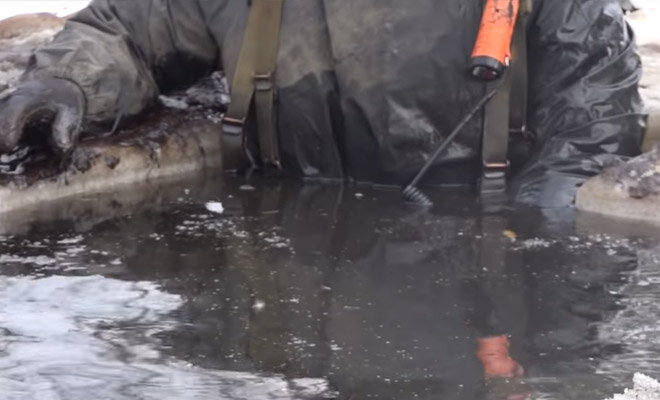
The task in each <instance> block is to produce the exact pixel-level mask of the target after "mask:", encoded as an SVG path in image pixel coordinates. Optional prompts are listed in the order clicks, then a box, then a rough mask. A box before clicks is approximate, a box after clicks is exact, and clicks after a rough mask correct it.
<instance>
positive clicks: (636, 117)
mask: <svg viewBox="0 0 660 400" xmlns="http://www.w3.org/2000/svg"><path fill="white" fill-rule="evenodd" d="M482 9H483V1H482V0H473V1H465V0H410V1H406V2H401V1H394V0H360V1H351V0H344V1H342V0H334V1H331V0H287V1H286V2H285V4H284V9H283V20H282V24H281V30H280V44H279V52H278V61H277V75H276V86H277V88H278V108H277V117H278V118H277V120H278V136H279V144H280V153H281V157H282V164H283V167H284V171H285V172H286V173H289V174H292V175H299V176H305V177H323V178H340V179H346V180H354V181H362V182H375V183H385V184H404V183H408V182H409V180H410V179H411V178H412V176H413V175H414V174H415V173H416V172H417V171H418V170H419V169H420V167H421V166H422V165H423V164H424V162H425V161H426V160H427V159H428V157H429V156H430V154H431V153H432V152H433V151H434V150H435V148H436V147H437V146H438V143H439V142H440V141H441V140H442V139H443V136H444V135H446V134H447V133H448V131H449V130H451V128H452V127H454V126H455V125H457V123H458V121H459V120H460V119H461V118H462V117H463V116H464V115H465V114H466V113H467V112H468V110H469V109H470V108H471V107H472V106H473V105H474V104H475V103H476V102H477V100H478V99H479V98H480V97H481V96H482V95H483V92H484V83H483V82H479V81H477V80H474V79H473V78H471V77H470V76H469V74H468V73H467V69H468V63H469V58H470V52H471V50H472V47H473V45H474V42H475V37H476V35H477V31H478V27H479V22H480V19H481V16H482ZM248 13H249V5H248V1H240V0H141V1H134V0H93V1H92V2H91V4H90V5H89V6H88V7H87V8H86V9H84V10H82V11H81V12H79V13H77V14H76V15H75V16H73V17H72V18H71V19H70V20H69V21H68V22H67V24H66V26H65V28H64V30H63V31H62V32H61V33H59V34H58V35H57V36H56V38H55V40H54V41H53V42H52V43H50V44H48V45H46V46H44V47H42V48H41V49H40V50H38V51H37V52H36V54H35V55H34V58H33V59H32V62H31V65H30V66H29V68H28V71H27V72H26V74H25V75H24V76H23V78H22V81H21V83H20V84H19V85H18V87H17V88H15V90H13V91H12V92H11V93H10V94H9V95H5V97H4V98H3V99H1V100H0V121H2V122H0V151H5V152H6V151H11V150H12V149H14V148H15V147H16V146H17V144H18V143H19V140H20V138H21V135H22V132H23V126H24V124H25V123H26V121H28V120H30V118H31V117H32V116H33V115H39V113H34V112H33V111H35V110H37V109H40V108H43V107H46V108H47V109H52V110H53V111H55V112H56V115H57V116H56V117H55V119H54V121H53V126H52V134H51V135H50V137H49V140H50V143H51V146H53V147H54V148H55V149H56V150H57V151H58V152H59V153H61V154H67V153H68V152H69V151H70V150H71V149H72V148H73V146H75V143H76V141H77V139H78V136H79V134H80V132H88V133H90V134H94V132H99V131H100V130H105V129H107V127H108V125H110V126H111V125H112V123H113V122H114V121H115V120H116V119H117V117H118V115H121V117H122V120H126V118H127V117H131V116H134V115H137V114H139V113H140V112H142V111H143V110H145V109H146V108H148V107H150V106H152V105H154V104H155V102H156V100H157V96H158V94H159V93H161V92H164V91H167V90H169V89H172V88H175V87H179V86H185V85H187V84H190V83H191V82H193V81H195V80H196V79H198V78H200V77H202V76H203V75H205V74H207V73H209V72H210V71H212V70H215V69H217V68H219V67H221V68H222V69H224V70H225V71H226V73H227V75H228V76H233V75H234V72H235V70H236V65H237V59H238V54H239V51H240V48H241V43H242V38H243V34H244V31H245V28H246V22H247V17H248ZM527 42H528V56H529V99H528V105H529V107H528V113H527V114H528V118H527V125H528V130H527V131H528V134H527V135H525V136H524V137H523V136H518V137H512V138H511V142H512V143H514V144H515V142H526V143H527V142H529V144H530V145H531V150H530V151H529V154H526V155H525V156H524V159H522V160H515V159H514V160H511V161H512V165H513V166H514V167H515V170H514V171H512V172H513V174H512V175H513V178H512V182H511V186H510V188H511V192H512V194H513V195H514V196H515V198H516V199H518V200H521V201H525V202H530V203H537V204H541V205H562V204H566V203H570V202H571V201H572V199H573V194H574V192H575V188H576V187H577V186H578V185H579V184H580V183H581V182H583V181H584V179H585V178H586V177H588V176H591V175H594V174H596V173H597V172H598V171H599V170H601V169H602V167H603V166H604V165H606V164H608V163H610V162H612V161H613V160H616V159H618V158H620V157H627V156H633V155H636V154H638V153H639V151H640V149H639V147H640V143H641V140H642V135H643V128H644V123H645V122H644V120H645V116H644V115H643V114H642V113H641V110H642V105H641V100H640V97H639V94H638V81H639V78H640V74H641V67H640V59H639V57H638V55H637V54H636V52H635V44H634V37H633V34H632V32H631V30H630V29H629V28H628V26H627V25H626V23H625V21H624V17H623V12H622V10H621V7H620V4H619V2H618V1H617V0H537V1H535V2H534V9H533V12H532V14H531V16H530V19H529V25H528V28H527ZM44 100H45V101H44ZM248 125H249V124H248ZM481 125H482V118H481V117H480V116H477V117H476V118H474V119H473V120H472V121H471V122H470V123H469V124H468V125H467V126H466V128H465V129H464V131H463V132H462V133H461V135H460V136H459V137H458V138H457V139H456V140H455V141H454V142H453V143H452V145H451V146H450V148H449V149H448V151H447V152H446V153H445V154H444V155H443V156H442V157H440V158H439V159H438V160H437V161H436V162H435V164H434V165H433V168H432V169H431V171H430V173H429V175H428V176H427V179H426V180H425V181H424V183H426V184H434V185H444V184H473V183H474V182H475V180H476V178H477V177H478V174H479V172H480V167H481V157H480V151H479V148H480V135H481ZM248 134H250V132H248Z"/></svg>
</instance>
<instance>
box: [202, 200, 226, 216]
mask: <svg viewBox="0 0 660 400" xmlns="http://www.w3.org/2000/svg"><path fill="white" fill-rule="evenodd" d="M206 209H207V210H209V211H211V212H214V213H216V214H222V213H223V212H225V208H224V207H223V206H222V203H220V202H219V201H209V202H208V203H206Z"/></svg>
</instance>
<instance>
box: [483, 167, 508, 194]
mask: <svg viewBox="0 0 660 400" xmlns="http://www.w3.org/2000/svg"><path fill="white" fill-rule="evenodd" d="M508 169H509V161H508V160H507V161H506V162H504V163H500V162H495V163H489V162H484V167H483V170H482V174H481V182H480V190H481V194H494V193H503V192H505V191H506V173H507V171H508Z"/></svg>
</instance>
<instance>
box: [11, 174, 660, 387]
mask: <svg viewBox="0 0 660 400" xmlns="http://www.w3.org/2000/svg"><path fill="white" fill-rule="evenodd" d="M435 196H436V199H437V204H436V206H435V207H434V208H433V209H432V210H430V211H429V212H425V211H421V210H418V209H416V208H414V207H410V206H406V205H404V204H402V203H401V202H400V195H399V193H398V192H396V191H390V190H374V189H366V188H353V187H342V186H340V185H334V184H314V183H312V184H307V185H300V184H294V183H276V182H270V183H265V182H262V181H253V182H250V183H249V184H246V183H245V182H242V181H241V182H239V181H231V180H228V181H227V182H226V183H225V184H223V185H220V184H219V183H217V181H216V182H211V183H209V184H206V185H202V184H197V183H194V184H193V183H189V185H188V186H183V187H181V186H172V187H169V188H168V190H166V191H165V192H163V193H161V192H153V193H152V192H150V193H147V194H145V196H144V197H143V198H142V197H140V196H137V197H136V191H132V192H131V193H128V194H121V193H117V194H115V196H114V197H113V198H108V197H107V196H106V197H105V198H103V199H95V198H90V199H78V201H77V202H67V203H66V204H60V205H59V208H58V209H57V210H58V212H54V211H53V212H50V211H49V210H48V209H47V208H43V209H41V210H39V211H35V212H34V213H32V214H29V215H14V216H5V217H3V218H2V219H1V220H0V231H1V232H3V233H2V236H0V249H1V251H0V274H1V276H0V396H1V398H2V399H6V400H33V399H38V400H51V399H53V400H60V399H61V400H78V399H80V400H82V399H112V400H115V399H117V400H118V399H122V400H123V399H126V400H128V399H158V400H165V399H195V400H197V399H214V400H215V399H250V400H259V399H443V400H444V399H466V400H467V399H470V400H473V399H508V400H521V399H580V400H602V399H604V398H607V397H610V396H611V395H612V394H613V393H614V392H616V391H619V390H620V389H621V388H622V387H624V386H627V385H629V384H630V378H631V376H632V373H633V372H635V371H640V372H644V373H647V374H649V375H651V376H654V377H660V347H658V346H657V345H656V344H657V343H658V340H660V324H659V323H658V322H657V320H658V317H659V316H660V308H659V306H658V299H659V297H660V290H659V287H660V272H658V266H659V264H660V259H659V257H660V251H658V250H655V246H656V245H657V243H656V242H657V238H656V237H655V235H657V233H658V229H656V228H652V227H646V228H645V227H640V226H629V225H627V224H624V223H620V222H616V221H615V222H614V223H613V222H612V221H599V220H594V219H591V218H585V217H584V216H575V215H573V214H572V213H571V212H562V213H559V212H553V213H548V212H542V211H540V210H535V209H507V210H505V211H503V212H501V213H498V214H484V213H482V211H481V208H480V206H479V205H477V204H475V203H474V202H473V201H472V198H471V196H470V195H458V194H455V195H444V196H443V195H439V194H435ZM208 201H215V202H221V203H222V208H223V209H224V210H223V212H222V213H221V214H220V213H217V212H211V211H208V209H207V207H206V203H207V202H208ZM210 208H211V209H214V210H216V211H220V208H219V207H218V205H217V204H215V205H214V207H210ZM51 211H52V210H51ZM71 215H75V217H70V216H71ZM30 218H38V219H40V220H47V221H46V222H40V223H34V222H29V219H30ZM632 232H635V233H634V234H633V233H632ZM498 334H507V335H510V338H511V339H510V340H511V353H512V355H513V357H514V358H515V359H516V360H517V361H518V362H519V363H520V364H521V365H522V366H523V367H524V369H525V376H524V377H523V378H519V379H513V380H509V381H505V380H485V379H484V369H483V366H482V365H481V363H480V361H479V360H478V359H477V356H476V350H477V339H478V338H479V337H484V336H488V335H498Z"/></svg>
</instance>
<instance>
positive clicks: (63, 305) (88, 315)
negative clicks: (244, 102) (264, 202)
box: [0, 276, 328, 400]
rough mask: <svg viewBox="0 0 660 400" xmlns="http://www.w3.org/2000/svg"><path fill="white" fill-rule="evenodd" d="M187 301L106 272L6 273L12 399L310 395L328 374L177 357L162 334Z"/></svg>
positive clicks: (2, 331) (3, 317) (6, 380)
mask: <svg viewBox="0 0 660 400" xmlns="http://www.w3.org/2000/svg"><path fill="white" fill-rule="evenodd" d="M181 304H182V299H181V298H180V297H179V296H178V295H173V294H167V293H164V292H162V291H160V290H159V288H158V287H157V286H156V285H155V284H153V283H149V282H125V281H120V280H115V279H108V278H103V277H101V276H90V277H64V276H52V277H47V278H41V279H34V278H27V277H24V278H14V277H12V278H8V277H2V278H0V354H2V357H0V370H1V371H2V374H1V375H0V388H2V398H3V399H4V400H26V399H39V400H60V399H90V398H97V399H112V400H133V399H144V400H150V399H154V400H164V399H191V400H192V399H194V400H204V399H208V400H216V399H226V398H231V399H246V400H247V399H250V400H252V399H254V400H259V399H264V400H265V399H269V400H271V399H275V400H277V399H308V398H318V397H319V396H321V395H322V394H323V393H327V392H328V384H327V382H326V381H325V380H323V379H294V380H285V379H284V378H282V377H281V376H278V375H258V374H253V373H249V372H232V371H211V370H206V369H203V368H198V367H195V366H193V365H190V364H189V363H186V362H184V361H180V360H176V359H170V358H169V357H167V356H164V355H163V354H161V352H160V351H159V350H158V346H159V344H158V340H157V339H156V338H155V335H156V334H157V333H159V332H162V331H165V330H168V329H170V328H172V327H173V326H174V325H176V324H177V323H176V322H175V321H174V320H173V319H171V318H169V317H168V315H169V314H170V313H171V312H173V311H175V310H176V309H178V308H179V307H180V306H181Z"/></svg>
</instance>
